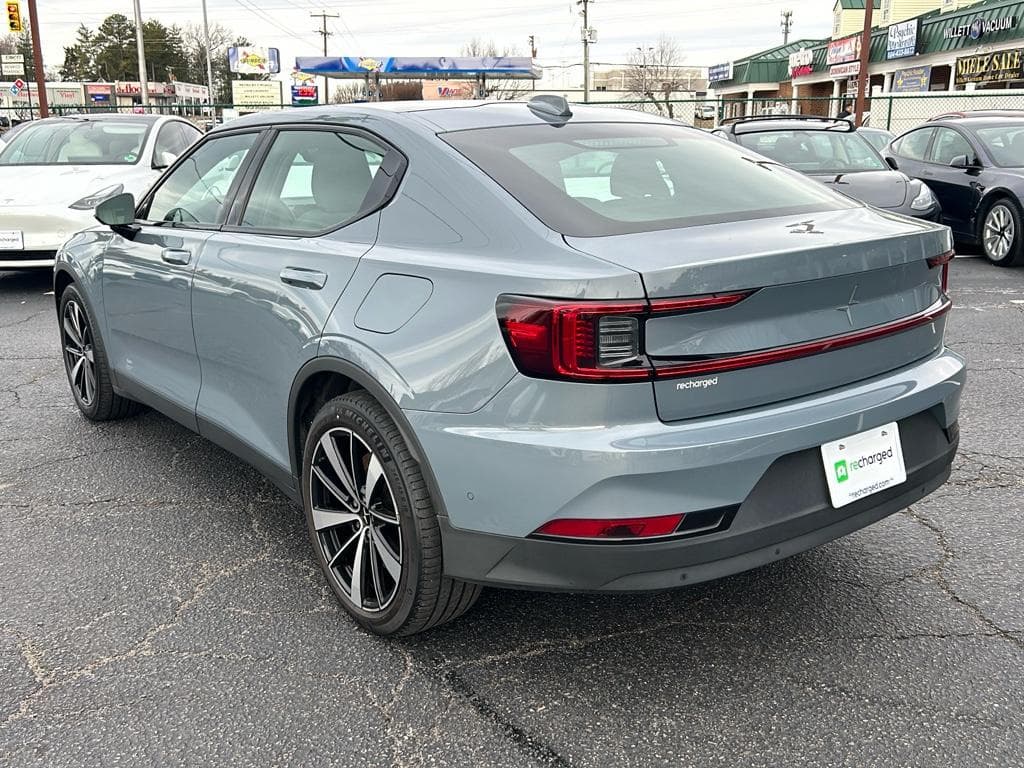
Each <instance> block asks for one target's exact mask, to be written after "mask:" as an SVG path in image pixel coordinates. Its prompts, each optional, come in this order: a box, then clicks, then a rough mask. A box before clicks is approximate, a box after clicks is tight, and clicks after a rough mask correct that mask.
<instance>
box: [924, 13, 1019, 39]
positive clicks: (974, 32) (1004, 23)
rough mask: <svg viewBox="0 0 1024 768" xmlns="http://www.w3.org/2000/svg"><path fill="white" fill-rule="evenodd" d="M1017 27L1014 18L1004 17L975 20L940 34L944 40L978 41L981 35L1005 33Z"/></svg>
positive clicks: (1015, 18)
mask: <svg viewBox="0 0 1024 768" xmlns="http://www.w3.org/2000/svg"><path fill="white" fill-rule="evenodd" d="M1016 26H1017V17H1016V16H1004V17H1003V18H1001V19H975V20H974V21H972V22H971V23H970V24H961V25H960V26H959V27H950V28H949V29H947V30H946V31H945V32H943V33H942V37H943V38H944V39H945V40H955V39H957V38H958V37H969V38H971V40H978V39H980V38H981V37H982V35H991V34H992V33H993V32H1005V31H1006V30H1008V29H1014V28H1015V27H1016Z"/></svg>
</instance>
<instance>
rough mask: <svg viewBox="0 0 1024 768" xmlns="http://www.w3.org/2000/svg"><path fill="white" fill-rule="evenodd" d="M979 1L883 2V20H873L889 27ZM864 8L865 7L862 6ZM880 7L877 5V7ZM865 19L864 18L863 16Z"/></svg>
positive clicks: (901, 0) (891, 0) (896, 0)
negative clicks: (926, 14)
mask: <svg viewBox="0 0 1024 768" xmlns="http://www.w3.org/2000/svg"><path fill="white" fill-rule="evenodd" d="M978 1H979V0H882V7H881V11H882V15H881V18H876V19H873V24H874V26H882V27H884V26H888V25H889V24H898V23H899V22H901V21H906V20H907V19H912V18H914V17H915V16H921V15H922V14H925V13H928V12H929V11H935V10H938V11H941V12H942V13H948V12H949V11H955V10H957V9H959V8H966V7H967V6H968V5H973V4H974V3H977V2H978ZM862 7H863V6H862ZM875 7H876V8H877V7H878V6H877V5H876V6H875ZM861 18H862V19H863V18H864V17H863V16H861Z"/></svg>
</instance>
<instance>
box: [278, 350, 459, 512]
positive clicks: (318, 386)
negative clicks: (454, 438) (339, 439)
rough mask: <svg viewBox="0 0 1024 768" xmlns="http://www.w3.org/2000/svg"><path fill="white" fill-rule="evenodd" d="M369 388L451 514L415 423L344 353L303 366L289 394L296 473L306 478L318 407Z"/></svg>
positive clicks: (436, 497)
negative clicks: (311, 431)
mask: <svg viewBox="0 0 1024 768" xmlns="http://www.w3.org/2000/svg"><path fill="white" fill-rule="evenodd" d="M357 390H366V392H368V393H369V394H370V395H371V396H372V397H373V398H374V399H375V400H376V401H377V402H378V403H380V405H381V407H383V408H384V410H385V411H387V413H388V416H390V417H391V419H392V420H393V421H394V422H395V425H396V426H397V427H398V430H399V432H400V433H401V435H402V438H403V439H404V440H405V442H406V445H408V446H409V451H410V452H411V453H412V456H413V458H414V459H415V460H416V462H417V463H418V464H419V465H420V470H421V472H422V473H423V478H424V480H425V481H426V483H427V487H428V488H429V489H430V494H431V496H432V497H433V501H434V506H435V507H436V509H437V513H438V514H439V515H444V516H447V514H448V513H447V510H446V508H445V505H444V498H443V497H442V495H441V491H440V487H439V486H438V484H437V480H436V478H435V477H434V474H433V471H432V470H431V468H430V463H429V462H427V461H426V460H425V454H424V452H423V447H422V446H421V445H420V442H419V439H418V438H417V437H416V433H415V432H414V431H413V429H412V425H411V424H410V423H409V420H408V419H407V418H406V416H405V413H404V412H403V411H402V409H401V407H399V405H398V403H397V402H396V401H395V399H394V397H392V396H391V394H390V393H389V392H388V390H387V389H386V388H385V387H384V386H383V385H382V384H381V383H380V382H379V381H378V380H377V378H376V377H374V376H373V375H372V374H371V373H369V372H368V371H366V370H365V369H364V368H362V367H360V366H358V365H356V364H355V363H352V362H350V361H348V360H345V359H343V358H340V357H316V358H313V359H312V360H310V361H309V362H307V363H306V364H305V365H303V366H302V368H300V369H299V372H298V374H297V375H296V376H295V380H294V382H293V383H292V388H291V393H290V395H289V398H288V453H289V459H290V462H291V469H292V474H293V475H294V476H295V478H296V480H297V481H299V482H300V484H301V480H302V477H301V475H302V459H303V455H302V454H303V448H304V446H305V440H306V435H307V434H308V431H309V427H310V425H311V424H312V421H313V419H314V418H315V417H316V413H317V411H318V410H319V409H320V408H321V407H322V405H323V404H324V403H327V402H328V401H329V400H331V399H332V398H334V397H337V396H338V395H341V394H345V393H346V392H353V391H357Z"/></svg>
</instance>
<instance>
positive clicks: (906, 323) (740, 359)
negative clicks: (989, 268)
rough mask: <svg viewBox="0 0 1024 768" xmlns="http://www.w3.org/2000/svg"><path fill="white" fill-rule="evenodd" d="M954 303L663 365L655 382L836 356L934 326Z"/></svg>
mask: <svg viewBox="0 0 1024 768" xmlns="http://www.w3.org/2000/svg"><path fill="white" fill-rule="evenodd" d="M952 307H953V302H952V301H950V300H949V297H948V296H945V295H944V296H943V297H942V298H941V299H939V300H938V301H937V302H935V303H934V304H932V305H931V306H930V307H928V308H927V309H925V310H922V311H921V312H918V313H916V314H913V315H908V316H907V317H901V318H900V319H899V320H893V321H892V322H889V323H882V324H881V325H874V326H872V327H870V328H865V329H863V330H860V331H853V332H852V333H843V334H840V335H838V336H826V337H825V338H823V339H815V340H814V341H806V342H803V343H800V344H791V345H789V346H785V347H775V348H774V349H767V350H764V351H761V352H745V353H743V354H739V355H729V356H728V357H715V358H711V359H708V360H694V361H689V362H685V363H671V364H669V365H661V366H658V367H657V368H655V369H654V374H655V377H656V378H659V379H662V378H669V377H682V376H705V375H708V374H711V373H724V372H726V371H735V370H738V369H740V368H755V367H757V366H760V365H771V364H772V363H782V362H785V361H787V360H795V359H797V358H799V357H811V356H812V355H820V354H822V353H824V352H834V351H835V350H837V349H845V348H846V347H853V346H856V345H857V344H865V343H867V342H869V341H874V340H875V339H880V338H882V337H883V336H892V335H893V334H896V333H902V332H904V331H909V330H911V329H913V328H917V327H919V326H922V325H927V324H928V323H932V322H935V320H937V319H938V318H940V317H942V316H943V315H944V314H946V313H947V312H949V310H950V309H952Z"/></svg>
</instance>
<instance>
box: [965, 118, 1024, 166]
mask: <svg viewBox="0 0 1024 768" xmlns="http://www.w3.org/2000/svg"><path fill="white" fill-rule="evenodd" d="M975 133H977V134H978V139H980V140H981V143H982V144H984V145H985V149H987V150H988V153H989V155H991V156H992V161H993V162H994V163H995V164H996V165H1000V166H1003V167H1004V168H1024V123H1009V124H1007V125H1000V126H996V127H993V128H978V129H976V130H975Z"/></svg>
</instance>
